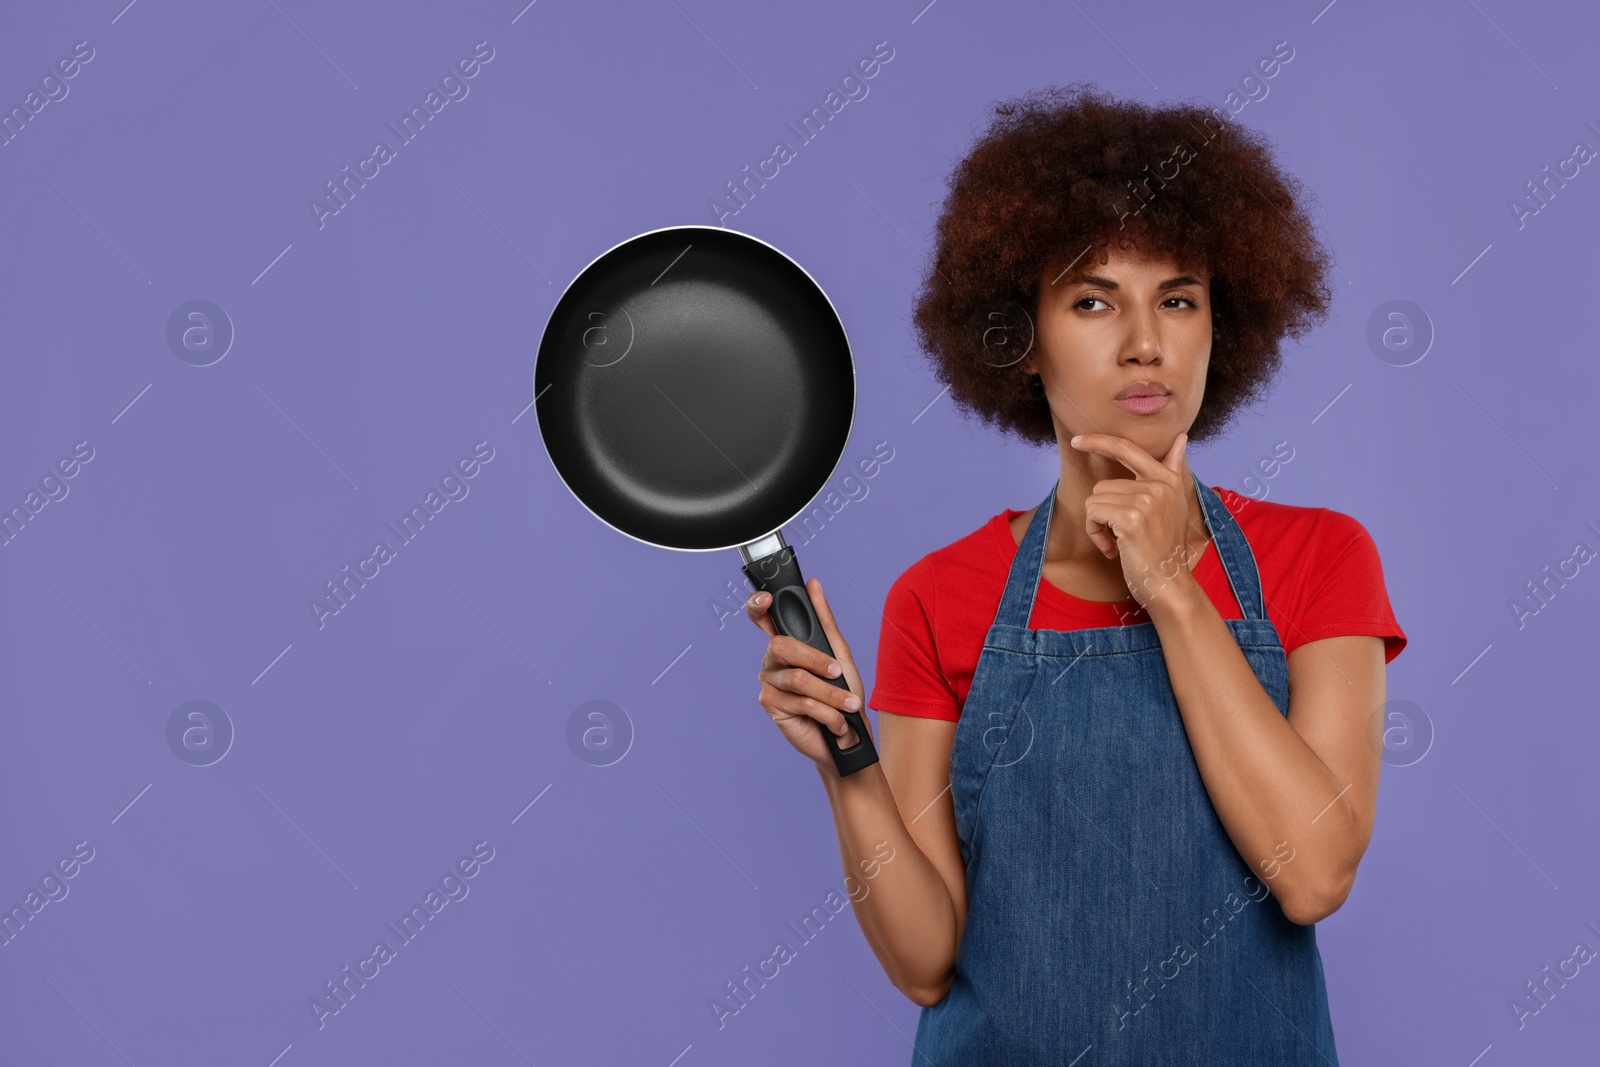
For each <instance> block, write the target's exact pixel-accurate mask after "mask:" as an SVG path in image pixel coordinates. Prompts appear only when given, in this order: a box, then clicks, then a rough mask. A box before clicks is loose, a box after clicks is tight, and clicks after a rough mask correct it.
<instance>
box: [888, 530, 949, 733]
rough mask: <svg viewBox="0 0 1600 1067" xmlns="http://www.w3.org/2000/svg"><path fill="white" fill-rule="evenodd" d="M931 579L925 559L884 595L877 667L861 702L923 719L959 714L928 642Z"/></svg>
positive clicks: (930, 635) (930, 634) (931, 631)
mask: <svg viewBox="0 0 1600 1067" xmlns="http://www.w3.org/2000/svg"><path fill="white" fill-rule="evenodd" d="M933 609H934V583H933V573H932V567H931V565H930V562H929V560H928V559H927V557H924V558H923V559H921V560H919V561H918V562H917V563H915V564H913V565H912V566H911V567H909V568H907V570H906V571H905V573H904V574H902V575H900V577H899V578H897V579H895V582H894V584H893V585H892V586H890V587H889V595H888V596H887V597H885V598H884V603H883V621H882V623H881V625H880V628H879V631H878V669H877V674H876V678H875V683H874V685H873V689H872V697H871V699H870V700H868V701H867V706H868V707H871V708H873V709H875V710H877V711H887V712H892V713H893V714H896V715H916V716H919V717H922V718H926V719H948V720H950V721H951V722H955V721H957V720H959V719H960V718H961V705H960V703H959V702H958V701H957V699H956V693H955V690H954V689H952V688H951V686H950V683H949V681H948V680H946V678H945V676H944V672H943V671H942V670H940V669H939V656H938V651H937V649H936V648H935V646H934V636H933V634H934V628H933V619H934V613H933Z"/></svg>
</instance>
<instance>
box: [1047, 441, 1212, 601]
mask: <svg viewBox="0 0 1600 1067" xmlns="http://www.w3.org/2000/svg"><path fill="white" fill-rule="evenodd" d="M1188 443H1189V435H1188V434H1186V433H1180V434H1178V436H1177V438H1176V439H1175V440H1174V441H1173V442H1172V447H1171V448H1169V449H1168V450H1167V454H1166V456H1165V458H1163V459H1162V460H1160V461H1159V462H1158V461H1157V460H1156V458H1155V457H1154V456H1152V455H1151V454H1150V453H1149V452H1146V451H1145V450H1144V449H1143V448H1140V447H1139V446H1138V445H1136V444H1134V443H1133V442H1132V441H1130V440H1128V439H1127V438H1126V437H1116V436H1113V435H1112V434H1104V433H1086V434H1079V435H1078V436H1076V437H1074V438H1073V439H1072V446H1073V447H1074V448H1076V449H1078V450H1079V451H1081V452H1093V453H1095V454H1097V455H1101V456H1106V457H1107V458H1109V459H1114V460H1116V461H1117V462H1118V463H1121V464H1122V465H1123V466H1124V467H1126V468H1128V469H1129V470H1131V471H1133V473H1134V477H1133V478H1107V479H1104V480H1102V481H1098V482H1096V483H1095V484H1094V491H1093V492H1091V493H1090V494H1089V496H1088V498H1087V499H1086V500H1085V501H1084V511H1085V523H1084V526H1085V529H1086V530H1087V531H1088V534H1089V538H1090V540H1092V541H1093V542H1094V543H1095V544H1096V545H1097V546H1098V547H1099V549H1100V551H1102V552H1104V553H1105V554H1106V557H1107V558H1108V559H1116V558H1118V557H1120V558H1121V559H1122V578H1123V580H1124V581H1125V582H1127V583H1128V590H1129V592H1131V593H1132V594H1133V596H1134V598H1135V599H1137V600H1138V601H1139V603H1140V604H1141V605H1142V606H1143V607H1145V608H1146V609H1148V608H1149V607H1150V602H1151V600H1152V599H1154V597H1155V595H1156V593H1157V592H1158V591H1159V590H1160V589H1161V587H1162V586H1163V585H1165V584H1166V583H1167V582H1169V581H1171V580H1173V579H1175V578H1178V577H1180V576H1187V575H1188V574H1189V565H1190V562H1191V561H1190V560H1189V558H1188V545H1189V486H1190V484H1191V483H1192V481H1193V478H1192V476H1191V475H1190V473H1189V460H1188V456H1187V455H1186V452H1187V449H1188Z"/></svg>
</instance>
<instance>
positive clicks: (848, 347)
mask: <svg viewBox="0 0 1600 1067" xmlns="http://www.w3.org/2000/svg"><path fill="white" fill-rule="evenodd" d="M667 230H709V231H715V232H717V233H734V234H738V235H739V236H740V237H744V238H747V239H749V240H751V241H755V242H756V243H757V244H761V245H765V246H766V247H767V248H769V249H771V250H772V251H773V252H775V253H777V254H778V255H779V256H781V257H783V258H784V259H786V260H788V261H789V263H790V264H791V265H792V266H793V267H794V268H795V269H796V270H798V271H799V272H800V273H801V274H803V275H805V277H806V280H807V281H809V282H810V283H811V284H812V285H813V286H815V287H816V290H817V292H819V293H821V294H822V299H823V300H825V301H827V304H828V310H829V311H831V312H833V318H834V321H835V322H837V323H838V324H839V333H840V335H841V336H843V338H844V351H845V357H846V358H847V359H848V361H849V363H850V418H849V421H848V422H847V423H846V424H845V432H844V436H843V438H842V439H841V440H840V443H839V453H838V455H836V456H834V458H833V465H832V466H830V467H829V468H828V475H827V477H825V478H823V479H822V484H821V485H820V486H818V487H817V489H816V491H815V492H813V493H812V494H811V495H810V496H809V497H807V498H806V499H805V501H804V502H803V503H801V505H800V506H799V507H798V508H796V509H795V512H794V514H793V515H790V516H789V517H788V518H786V519H784V520H783V521H782V522H780V523H779V524H778V525H777V526H775V527H773V528H772V529H770V530H767V531H765V532H763V533H761V534H758V535H757V536H756V537H754V538H752V539H751V540H749V541H735V542H733V543H732V544H728V545H717V546H713V547H710V548H683V547H681V546H679V545H666V544H662V543H661V542H659V541H651V540H647V539H646V538H643V537H640V536H638V535H637V534H632V533H629V532H628V531H627V530H624V529H622V528H621V527H620V526H617V525H616V524H614V523H612V522H611V521H610V520H609V519H607V518H606V517H605V516H604V515H601V514H600V513H598V512H597V511H595V510H594V509H593V508H591V507H590V506H589V504H588V502H586V501H585V500H584V499H583V497H582V496H581V495H579V493H578V491H577V490H575V489H573V488H572V485H571V483H569V482H568V481H567V478H566V475H564V474H562V473H561V468H560V467H559V466H557V465H556V462H555V460H554V459H553V458H552V457H551V455H550V449H549V448H548V447H546V448H545V450H544V453H545V458H546V459H547V460H549V461H550V468H551V469H552V470H554V471H555V472H556V478H557V479H558V480H559V481H560V482H561V484H562V485H563V486H566V489H567V492H568V493H569V494H571V496H572V498H573V499H574V500H576V501H577V502H578V503H579V504H580V505H582V507H583V509H584V510H585V511H587V512H588V513H589V514H590V515H593V516H594V517H595V518H597V519H599V520H600V521H601V522H603V523H605V524H606V525H607V526H609V527H610V528H611V529H613V530H615V531H616V532H617V533H619V534H621V535H622V536H624V537H626V538H628V539H630V540H633V541H637V542H639V543H640V544H642V545H649V546H650V547H651V548H665V549H669V550H671V551H673V552H726V551H727V550H728V549H730V548H743V547H745V546H746V545H753V544H755V543H756V542H758V541H761V540H764V539H765V538H768V537H771V536H772V535H774V534H779V535H780V536H781V534H782V531H783V528H784V527H785V526H787V525H789V523H791V522H793V521H794V520H795V519H796V518H797V517H798V516H799V515H800V514H801V513H802V512H804V511H805V510H806V509H807V508H808V507H810V506H811V502H812V501H813V500H815V499H816V498H817V494H818V493H821V492H822V490H823V489H826V488H827V486H828V483H829V482H831V481H832V480H833V476H834V475H835V474H837V473H838V471H839V464H840V463H841V462H843V460H844V454H845V451H846V450H847V448H848V447H849V444H850V438H851V436H852V435H853V434H854V433H855V428H856V396H857V393H858V392H859V389H858V387H857V380H856V358H855V350H854V346H853V345H852V344H851V343H850V331H849V330H847V329H845V325H844V316H842V315H840V314H839V309H838V308H837V307H835V306H834V303H833V298H832V297H831V296H829V295H828V291H827V289H825V288H823V286H822V283H821V282H819V281H817V279H816V278H813V277H812V276H811V272H810V271H808V270H806V269H805V267H803V266H801V265H800V263H799V261H797V260H796V259H795V258H794V257H793V256H791V255H789V254H788V253H787V252H785V251H784V250H783V249H781V248H779V247H778V246H777V245H775V244H773V243H772V242H770V241H765V240H762V239H761V238H760V237H757V236H756V235H755V234H753V233H746V232H745V231H743V230H736V229H733V228H732V227H729V226H708V225H706V224H705V223H703V222H698V223H695V222H691V223H683V224H682V225H677V226H657V227H655V228H654V229H650V230H643V231H641V232H639V233H636V234H634V235H633V236H632V237H627V238H624V239H623V240H621V241H618V242H617V243H616V244H614V245H612V246H611V247H610V248H608V249H606V250H605V251H604V252H601V253H600V254H599V255H597V256H595V257H594V258H593V259H591V260H589V262H588V263H586V264H584V266H583V269H582V270H580V271H578V272H577V273H576V274H574V275H573V276H572V277H571V278H570V279H569V280H568V281H567V284H566V285H565V286H563V287H562V289H561V293H560V295H559V296H557V297H556V299H555V301H554V302H553V303H552V304H551V305H550V310H549V311H548V312H547V313H546V314H545V319H544V327H543V328H542V329H541V330H540V331H539V344H538V346H537V347H536V348H535V349H534V353H533V377H534V384H535V385H537V383H538V377H539V349H542V348H543V347H544V338H545V335H546V334H548V333H549V331H550V323H551V321H552V320H553V319H554V318H555V314H556V309H557V308H559V307H560V306H561V302H562V301H563V300H565V299H566V296H567V293H568V291H569V290H571V288H572V287H573V286H574V285H576V284H577V283H578V281H579V279H581V278H582V277H583V276H584V275H585V274H587V273H588V272H589V268H591V267H593V266H594V265H595V264H596V263H598V262H600V260H602V259H604V258H605V257H606V256H608V255H610V254H611V253H612V252H615V251H616V250H617V249H619V248H621V247H622V246H623V245H626V244H631V243H632V242H634V241H637V240H639V239H640V238H642V237H648V236H650V235H651V234H653V233H664V232H666V231H667ZM533 421H534V423H535V424H536V425H540V430H539V441H540V443H541V444H543V443H544V430H543V428H542V425H541V424H540V419H539V396H538V394H537V393H534V396H533ZM784 543H785V544H788V541H787V540H785V541H784Z"/></svg>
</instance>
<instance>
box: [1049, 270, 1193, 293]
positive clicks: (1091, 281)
mask: <svg viewBox="0 0 1600 1067" xmlns="http://www.w3.org/2000/svg"><path fill="white" fill-rule="evenodd" d="M1067 284H1068V285H1098V286H1099V287H1100V288H1102V289H1120V288H1122V286H1120V285H1118V284H1117V283H1116V282H1114V281H1112V280H1111V279H1110V278H1103V277H1101V276H1100V275H1098V274H1082V275H1079V276H1078V277H1076V278H1069V279H1067ZM1199 284H1201V282H1200V279H1199V278H1195V277H1191V276H1190V275H1187V274H1180V275H1178V276H1177V277H1176V278H1168V279H1167V280H1166V281H1164V282H1162V283H1161V284H1160V285H1158V286H1156V290H1157V291H1158V292H1165V291H1166V290H1168V289H1176V288H1177V287H1178V286H1180V285H1199Z"/></svg>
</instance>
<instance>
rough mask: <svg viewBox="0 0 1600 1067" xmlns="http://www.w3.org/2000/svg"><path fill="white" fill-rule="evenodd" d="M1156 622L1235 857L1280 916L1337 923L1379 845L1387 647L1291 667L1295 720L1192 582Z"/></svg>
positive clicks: (1331, 648)
mask: <svg viewBox="0 0 1600 1067" xmlns="http://www.w3.org/2000/svg"><path fill="white" fill-rule="evenodd" d="M1148 610H1149V611H1150V616H1151V620H1152V621H1153V622H1154V623H1155V626H1156V631H1157V632H1158V633H1159V634H1160V636H1161V647H1162V651H1163V654H1164V656H1165V657H1166V662H1167V673H1168V676H1169V677H1170V678H1171V681H1172V688H1173V692H1174V693H1175V694H1176V696H1177V699H1178V708H1179V710H1180V712H1181V713H1182V716H1183V725H1184V729H1185V730H1186V731H1187V733H1188V736H1189V743H1190V746H1191V747H1192V748H1193V749H1194V755H1195V762H1196V764H1197V765H1198V766H1199V769H1200V776H1201V778H1202V779H1203V780H1204V782H1205V786H1206V792H1207V793H1208V794H1209V795H1210V797H1211V802H1212V804H1213V805H1214V806H1215V807H1216V809H1217V815H1218V816H1219V817H1220V818H1221V820H1222V824H1223V826H1224V827H1225V828H1226V829H1227V831H1228V836H1229V838H1231V839H1232V841H1233V844H1234V847H1235V848H1237V849H1238V850H1239V854H1240V855H1242V856H1243V857H1244V858H1245V860H1246V861H1247V862H1248V863H1250V865H1251V867H1252V869H1254V870H1256V871H1258V872H1260V873H1261V877H1262V878H1263V880H1265V881H1266V882H1267V884H1268V886H1270V888H1271V890H1272V893H1273V895H1274V896H1276V897H1277V898H1278V902H1279V904H1280V906H1281V907H1282V908H1283V913H1284V915H1285V916H1286V917H1287V918H1288V919H1289V920H1290V921H1292V922H1296V923H1299V924H1301V925H1310V924H1312V923H1315V922H1318V921H1320V920H1322V919H1325V918H1327V917H1328V916H1329V915H1331V914H1333V913H1334V912H1335V911H1337V910H1338V909H1339V907H1340V905H1342V904H1343V903H1344V901H1345V898H1346V897H1347V896H1349V893H1350V888H1351V886H1352V885H1353V884H1354V882H1355V875H1356V866H1357V864H1358V863H1359V862H1360V861H1361V856H1362V854H1363V853H1364V852H1365V851H1366V848H1367V843H1368V841H1369V840H1370V839H1371V837H1372V825H1373V818H1374V812H1375V806H1376V800H1377V792H1378V771H1379V768H1380V767H1381V765H1382V761H1381V758H1380V754H1379V752H1378V750H1377V749H1376V748H1375V747H1374V746H1373V744H1372V743H1371V742H1370V740H1369V724H1370V723H1372V721H1373V712H1374V710H1375V709H1377V708H1379V707H1381V706H1382V704H1383V700H1384V651H1383V640H1382V639H1381V638H1378V637H1363V636H1351V637H1333V638H1328V639H1326V640H1322V641H1312V642H1310V643H1308V644H1305V645H1302V646H1300V647H1299V648H1297V649H1295V650H1294V653H1293V654H1292V655H1291V656H1290V657H1289V714H1288V716H1287V717H1285V716H1284V715H1282V714H1281V713H1279V711H1278V708H1277V706H1276V705H1274V704H1273V702H1272V698H1271V697H1269V696H1268V695H1267V692H1266V690H1265V689H1263V688H1262V687H1261V682H1260V680H1259V679H1258V678H1256V675H1255V672H1254V671H1253V670H1251V668H1250V664H1249V662H1248V661H1246V659H1245V656H1244V652H1243V651H1242V650H1241V649H1240V648H1239V645H1238V643H1237V642H1236V641H1234V639H1233V635H1232V633H1231V632H1230V631H1229V630H1228V627H1227V624H1226V623H1225V622H1224V621H1223V619H1222V616H1221V615H1219V614H1218V613H1217V609H1216V607H1215V606H1214V605H1213V604H1212V603H1211V601H1210V599H1209V598H1208V597H1207V596H1206V595H1205V592H1204V590H1202V589H1201V588H1200V585H1199V583H1198V582H1196V581H1195V580H1194V577H1193V575H1192V574H1190V573H1189V572H1188V571H1187V570H1182V571H1180V573H1179V575H1178V577H1177V578H1176V579H1175V580H1173V581H1171V582H1169V583H1168V584H1167V585H1165V586H1164V587H1163V588H1162V590H1161V592H1160V594H1159V595H1158V596H1155V597H1152V598H1151V603H1150V605H1149V608H1148Z"/></svg>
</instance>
